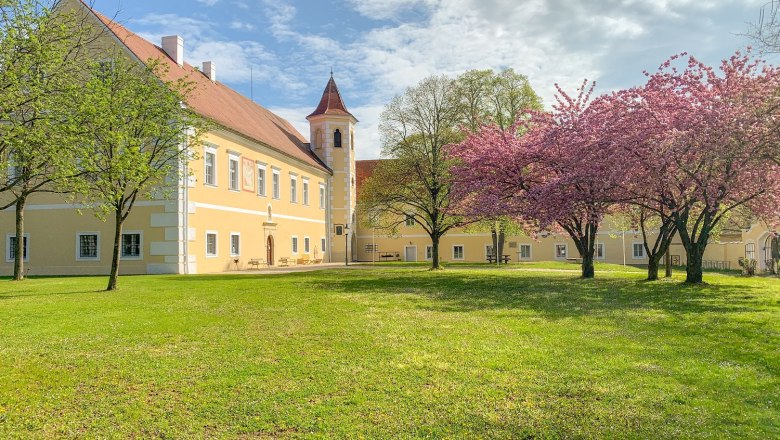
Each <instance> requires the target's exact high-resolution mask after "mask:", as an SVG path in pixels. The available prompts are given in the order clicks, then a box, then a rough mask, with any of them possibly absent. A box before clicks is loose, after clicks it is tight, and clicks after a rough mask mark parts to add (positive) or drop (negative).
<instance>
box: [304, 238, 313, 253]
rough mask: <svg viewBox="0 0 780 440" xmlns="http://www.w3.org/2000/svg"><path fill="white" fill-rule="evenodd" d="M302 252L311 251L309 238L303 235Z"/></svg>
mask: <svg viewBox="0 0 780 440" xmlns="http://www.w3.org/2000/svg"><path fill="white" fill-rule="evenodd" d="M303 253H304V254H310V253H311V238H309V237H307V236H304V237H303Z"/></svg>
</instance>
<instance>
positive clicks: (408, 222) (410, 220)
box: [406, 214, 415, 227]
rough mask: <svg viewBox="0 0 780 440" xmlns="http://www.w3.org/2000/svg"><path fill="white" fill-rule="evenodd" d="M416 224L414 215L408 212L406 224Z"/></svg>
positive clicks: (409, 225) (410, 225)
mask: <svg viewBox="0 0 780 440" xmlns="http://www.w3.org/2000/svg"><path fill="white" fill-rule="evenodd" d="M414 225H415V221H414V216H413V215H412V214H406V226H408V227H412V226H414Z"/></svg>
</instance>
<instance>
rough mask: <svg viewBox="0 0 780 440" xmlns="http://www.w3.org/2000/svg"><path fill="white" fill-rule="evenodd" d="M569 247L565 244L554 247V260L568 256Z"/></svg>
mask: <svg viewBox="0 0 780 440" xmlns="http://www.w3.org/2000/svg"><path fill="white" fill-rule="evenodd" d="M568 251H569V246H568V245H565V244H556V245H555V258H559V259H565V258H566V257H567V256H568V254H569V252H568Z"/></svg>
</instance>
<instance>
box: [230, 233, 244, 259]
mask: <svg viewBox="0 0 780 440" xmlns="http://www.w3.org/2000/svg"><path fill="white" fill-rule="evenodd" d="M239 255H241V234H235V233H233V234H230V256H231V257H237V256H239Z"/></svg>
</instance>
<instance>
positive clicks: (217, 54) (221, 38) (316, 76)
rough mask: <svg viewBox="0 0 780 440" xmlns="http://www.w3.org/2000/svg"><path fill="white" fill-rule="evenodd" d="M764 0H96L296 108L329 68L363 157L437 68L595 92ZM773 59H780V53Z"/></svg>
mask: <svg viewBox="0 0 780 440" xmlns="http://www.w3.org/2000/svg"><path fill="white" fill-rule="evenodd" d="M766 1H767V0H590V1H575V0H527V1H514V0H344V1H334V0H319V1H286V0H164V1H149V0H135V1H132V0H121V1H120V0H94V6H95V8H96V9H97V10H98V11H100V12H102V13H104V14H106V15H109V16H116V19H117V21H119V22H120V23H122V24H124V25H126V26H127V27H129V28H130V29H131V30H133V31H135V32H136V33H139V34H140V35H142V36H144V37H146V38H147V39H149V40H151V41H153V42H155V43H157V44H159V39H160V37H162V36H163V35H173V34H179V35H182V36H183V37H184V39H185V58H186V59H187V61H188V62H190V63H191V64H193V65H200V64H201V63H202V62H203V61H214V62H215V63H216V65H217V75H218V79H219V80H220V81H221V82H224V83H226V84H228V85H229V86H231V87H233V88H234V89H236V90H238V91H239V92H241V93H243V94H245V95H247V96H249V95H250V66H252V69H253V70H254V98H255V101H257V102H258V103H259V104H261V105H263V106H265V107H267V108H269V109H271V110H273V111H274V112H276V113H278V114H280V115H281V116H284V117H285V118H287V119H289V120H290V121H291V122H292V123H293V124H295V126H296V127H298V129H299V130H300V131H301V133H302V134H303V135H304V136H308V128H307V125H306V120H305V117H306V115H308V114H309V113H310V112H311V111H312V110H313V109H314V108H315V107H316V105H317V103H318V101H319V98H320V96H321V93H322V90H323V88H324V87H325V84H326V82H327V80H328V77H329V75H330V69H331V67H332V68H333V71H334V75H335V78H336V82H337V83H338V85H339V88H340V89H341V93H342V96H343V97H344V100H345V101H346V104H347V106H348V108H349V109H350V111H351V112H352V113H353V114H355V116H356V117H357V118H358V119H359V120H360V121H361V122H360V124H359V129H358V132H357V141H358V142H357V145H356V147H357V150H358V158H359V159H371V158H376V157H379V154H380V149H381V139H380V138H379V133H378V130H377V124H378V121H379V117H380V114H381V112H382V108H383V106H384V105H385V104H386V103H387V102H388V101H389V100H390V99H391V98H392V97H393V96H394V95H396V94H400V93H403V91H404V89H405V88H406V87H409V86H413V85H414V84H416V83H417V82H418V81H419V80H421V79H422V78H424V77H426V76H428V75H431V74H447V75H452V76H454V75H457V74H459V73H461V72H463V71H465V70H468V69H486V68H493V69H501V68H504V67H512V68H514V69H515V70H516V71H518V72H521V73H524V74H526V75H528V77H529V79H530V81H531V85H532V86H533V87H534V89H535V90H536V91H537V93H539V94H540V95H541V96H542V97H543V99H544V101H545V103H546V104H550V103H551V102H552V101H553V96H554V84H555V83H559V84H560V85H561V86H562V87H563V88H564V89H565V90H573V89H575V88H576V87H577V85H578V84H579V83H580V82H581V81H582V80H583V79H585V78H587V79H591V80H596V81H597V84H598V87H597V91H598V92H607V91H610V90H613V89H617V88H621V87H626V86H631V85H636V84H640V83H641V82H642V80H643V75H642V72H643V70H655V69H656V68H657V66H658V65H659V64H661V63H662V62H663V60H664V59H666V58H667V57H668V56H670V55H672V54H675V53H678V52H682V51H687V52H689V53H692V54H694V55H696V56H697V57H699V58H701V59H703V60H704V61H707V62H710V63H717V62H718V61H719V60H720V59H722V58H725V57H728V56H729V55H731V54H732V53H733V52H734V51H735V50H736V49H739V48H742V47H744V46H746V45H747V44H749V41H748V40H747V39H746V38H745V37H742V36H741V35H740V34H742V33H745V32H746V31H747V30H748V27H749V23H752V22H755V21H756V19H757V18H758V16H759V11H760V8H761V6H762V5H763V4H764V3H766ZM773 61H775V60H773Z"/></svg>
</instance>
